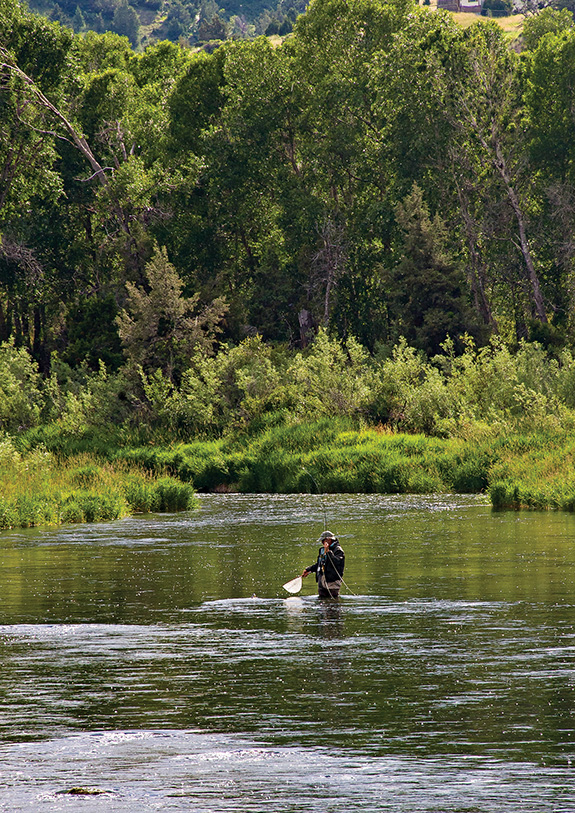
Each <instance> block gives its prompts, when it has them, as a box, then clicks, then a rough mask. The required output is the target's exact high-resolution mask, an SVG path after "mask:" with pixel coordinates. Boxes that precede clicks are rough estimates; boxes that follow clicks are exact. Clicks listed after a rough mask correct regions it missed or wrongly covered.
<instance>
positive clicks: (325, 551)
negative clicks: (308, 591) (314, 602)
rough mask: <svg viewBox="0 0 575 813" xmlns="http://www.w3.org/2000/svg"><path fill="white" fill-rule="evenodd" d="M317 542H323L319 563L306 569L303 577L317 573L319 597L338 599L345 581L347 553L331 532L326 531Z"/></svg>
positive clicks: (318, 558)
mask: <svg viewBox="0 0 575 813" xmlns="http://www.w3.org/2000/svg"><path fill="white" fill-rule="evenodd" d="M317 541H318V542H321V547H320V549H319V553H318V557H317V562H315V564H313V565H310V566H309V567H306V568H305V570H304V571H303V573H302V574H301V575H302V577H303V578H305V577H306V576H307V575H308V574H309V573H315V579H316V581H317V593H318V596H319V597H320V598H337V597H338V596H339V591H340V589H341V583H342V581H343V570H344V567H345V553H344V552H343V548H342V547H341V545H340V544H339V540H338V538H337V536H335V534H332V532H331V531H324V532H323V533H322V535H321V536H320V538H319V539H318V540H317Z"/></svg>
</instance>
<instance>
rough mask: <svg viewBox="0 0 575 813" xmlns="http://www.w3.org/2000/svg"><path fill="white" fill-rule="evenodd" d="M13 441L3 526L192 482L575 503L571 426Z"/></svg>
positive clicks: (323, 423) (331, 427) (98, 509)
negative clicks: (463, 433)
mask: <svg viewBox="0 0 575 813" xmlns="http://www.w3.org/2000/svg"><path fill="white" fill-rule="evenodd" d="M15 443H16V441H14V442H12V441H10V440H9V439H5V440H4V441H2V443H1V444H0V469H1V484H0V526H1V527H3V528H8V527H16V526H22V527H28V526H31V525H41V524H58V523H63V522H86V521H88V522H90V521H101V520H111V519H116V518H118V517H121V516H126V515H128V514H130V513H134V512H136V511H142V512H148V511H175V510H180V509H187V508H190V507H192V506H193V504H194V492H195V490H197V491H200V492H242V493H317V492H323V493H351V494H353V493H357V494H359V493H382V494H409V493H411V494H433V493H449V492H455V493H463V494H474V493H488V494H489V495H490V498H491V502H492V505H493V507H494V508H497V509H521V508H530V509H560V510H569V511H571V510H573V508H574V507H575V469H574V467H573V459H574V458H575V439H574V438H573V436H572V434H571V433H569V432H568V431H567V430H565V429H561V430H559V429H558V430H557V431H555V432H553V431H551V430H545V431H543V430H542V431H541V432H539V433H535V432H532V433H529V434H513V435H509V436H504V435H502V436H500V437H498V436H494V435H487V436H485V437H481V436H479V437H475V438H473V439H463V438H437V437H427V436H425V435H423V434H407V433H398V432H392V431H391V430H388V429H386V428H384V427H380V426H372V427H360V426H358V425H357V423H356V422H354V421H353V420H351V419H343V418H337V419H336V418H333V419H329V418H323V419H320V420H316V421H312V422H310V423H305V424H304V423H294V424H288V425H280V426H270V427H267V428H263V429H261V430H260V431H258V432H253V433H243V434H242V433H240V434H236V435H233V436H229V437H226V438H223V439H218V440H196V441H194V442H190V443H173V444H163V443H162V442H161V441H157V442H155V443H150V442H148V443H147V444H146V445H137V444H135V443H134V442H133V441H132V442H131V443H129V442H126V441H124V442H122V441H121V439H120V437H119V436H117V437H112V436H110V437H108V439H107V440H106V439H104V438H103V437H102V436H101V435H93V436H90V435H86V434H85V435H83V436H81V437H66V436H65V435H62V434H58V433H55V432H35V433H33V434H30V435H29V436H28V437H27V438H26V437H23V438H19V439H18V444H19V446H20V450H18V449H17V448H16V445H15Z"/></svg>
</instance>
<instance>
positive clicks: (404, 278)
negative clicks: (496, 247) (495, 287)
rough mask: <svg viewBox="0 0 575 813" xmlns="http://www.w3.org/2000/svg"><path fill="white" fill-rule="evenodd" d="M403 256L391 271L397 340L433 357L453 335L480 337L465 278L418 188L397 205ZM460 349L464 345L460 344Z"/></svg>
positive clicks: (440, 227) (437, 219)
mask: <svg viewBox="0 0 575 813" xmlns="http://www.w3.org/2000/svg"><path fill="white" fill-rule="evenodd" d="M396 217H397V221H398V224H399V226H400V227H401V229H402V231H403V241H402V242H403V251H402V257H401V260H400V262H399V264H398V265H397V266H396V267H395V268H394V269H393V270H392V272H391V286H390V290H391V304H392V308H393V311H392V312H393V315H394V318H395V332H396V336H397V338H399V336H401V335H403V336H405V338H406V339H407V340H408V341H409V342H410V343H412V344H414V345H415V346H416V347H418V348H419V349H421V350H424V351H425V352H426V353H428V354H430V355H433V354H435V353H438V352H439V351H440V348H441V344H442V342H444V341H445V339H446V338H447V337H448V336H451V337H452V338H453V339H454V340H455V341H458V340H459V338H460V337H461V336H462V334H464V333H475V334H476V335H477V334H479V333H480V330H479V327H478V325H477V322H476V320H474V318H473V316H472V314H471V311H470V307H469V303H468V300H467V290H466V287H467V286H466V284H465V277H464V275H463V273H462V271H461V268H460V267H459V266H458V264H457V263H456V262H454V260H453V259H452V258H451V257H450V256H449V254H448V252H447V251H446V249H445V246H446V242H447V240H446V231H445V226H444V224H443V223H442V221H441V218H440V217H439V216H438V215H435V217H434V218H433V219H432V218H431V217H430V214H429V209H428V208H427V206H426V204H425V202H424V200H423V195H422V192H421V189H420V188H419V187H418V186H417V184H414V185H413V188H412V191H411V192H410V193H409V195H407V196H406V198H405V199H404V200H403V201H402V203H400V204H399V205H398V206H397V210H396ZM460 344H461V343H460Z"/></svg>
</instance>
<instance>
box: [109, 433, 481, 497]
mask: <svg viewBox="0 0 575 813" xmlns="http://www.w3.org/2000/svg"><path fill="white" fill-rule="evenodd" d="M116 460H125V461H129V462H130V463H131V464H134V465H138V466H140V467H143V468H145V469H146V470H147V471H150V472H152V473H155V474H160V473H162V472H165V471H167V472H169V473H170V474H171V475H172V476H174V477H178V478H180V479H182V480H184V481H189V482H192V483H193V485H194V487H195V488H197V489H198V490H199V491H218V490H234V491H241V492H245V493H249V492H256V493H258V492H259V493H261V492H266V493H277V492H280V493H299V492H313V491H318V490H321V491H330V492H334V493H335V492H346V493H373V492H375V493H433V492H445V491H459V492H478V491H483V490H485V489H486V488H487V486H488V482H489V467H490V465H491V462H492V460H491V455H490V453H489V452H488V451H486V449H485V448H483V447H481V446H476V445H475V446H474V445H471V444H468V443H466V442H465V441H463V440H458V439H452V440H442V439H439V438H427V437H425V436H423V435H407V434H393V433H391V432H388V431H386V430H384V429H381V428H373V427H372V428H359V427H358V426H357V425H355V424H354V422H353V421H352V420H351V419H349V420H348V419H342V418H339V419H320V420H318V421H316V422H312V423H308V424H296V425H283V426H282V425H280V426H270V427H268V428H267V429H266V430H265V431H263V432H262V433H261V434H259V435H253V434H252V433H250V434H249V435H245V436H239V437H236V438H234V439H232V438H227V439H226V440H225V441H224V440H220V441H207V442H201V441H197V442H195V443H190V444H179V445H178V446H176V447H174V448H171V449H166V448H160V449H157V448H156V449H154V448H149V447H141V448H136V449H128V450H121V451H118V452H117V455H116Z"/></svg>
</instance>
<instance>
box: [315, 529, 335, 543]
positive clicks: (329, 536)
mask: <svg viewBox="0 0 575 813" xmlns="http://www.w3.org/2000/svg"><path fill="white" fill-rule="evenodd" d="M324 539H337V536H336V535H335V534H332V532H331V531H324V532H323V533H322V535H321V536H320V538H319V539H318V540H317V541H318V542H323V540H324Z"/></svg>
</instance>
